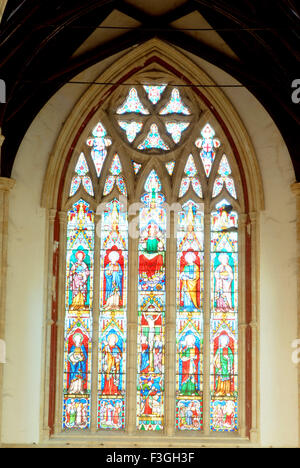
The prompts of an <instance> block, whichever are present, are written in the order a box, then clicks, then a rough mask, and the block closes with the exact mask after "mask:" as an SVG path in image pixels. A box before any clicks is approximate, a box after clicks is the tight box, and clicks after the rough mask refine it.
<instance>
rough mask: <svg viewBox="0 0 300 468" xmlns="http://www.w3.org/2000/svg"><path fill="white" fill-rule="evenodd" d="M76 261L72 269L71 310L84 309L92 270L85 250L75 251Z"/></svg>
mask: <svg viewBox="0 0 300 468" xmlns="http://www.w3.org/2000/svg"><path fill="white" fill-rule="evenodd" d="M75 257H76V261H75V262H74V263H73V265H72V267H71V269H70V290H71V291H72V304H71V308H70V309H71V310H83V309H85V304H86V301H87V296H88V279H89V276H90V271H89V268H88V265H87V264H86V263H85V261H84V260H85V258H86V254H85V253H84V252H83V251H80V250H79V251H77V252H76V253H75Z"/></svg>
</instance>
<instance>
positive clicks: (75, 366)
mask: <svg viewBox="0 0 300 468" xmlns="http://www.w3.org/2000/svg"><path fill="white" fill-rule="evenodd" d="M70 341H71V347H70V349H69V354H68V363H69V372H68V393H69V395H78V394H83V393H85V389H86V377H87V375H86V372H87V359H88V348H87V341H88V337H86V336H84V335H83V334H82V333H81V331H77V332H75V333H74V334H73V336H72V337H71V338H70Z"/></svg>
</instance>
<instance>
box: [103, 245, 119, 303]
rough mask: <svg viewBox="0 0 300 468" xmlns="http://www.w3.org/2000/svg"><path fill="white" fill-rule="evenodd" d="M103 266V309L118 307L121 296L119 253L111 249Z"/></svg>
mask: <svg viewBox="0 0 300 468" xmlns="http://www.w3.org/2000/svg"><path fill="white" fill-rule="evenodd" d="M108 260H109V262H108V263H107V265H106V266H105V270H104V275H105V281H106V286H105V305H104V309H119V307H120V305H121V301H122V297H123V271H122V267H121V265H120V263H119V261H120V254H119V253H118V252H117V251H112V252H110V254H109V255H108Z"/></svg>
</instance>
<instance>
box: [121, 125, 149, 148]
mask: <svg viewBox="0 0 300 468" xmlns="http://www.w3.org/2000/svg"><path fill="white" fill-rule="evenodd" d="M119 125H120V127H121V128H122V129H123V130H125V132H126V136H127V140H128V141H129V143H132V142H133V141H134V140H135V139H136V136H137V134H138V133H139V132H140V131H141V129H142V127H143V124H142V122H122V121H119Z"/></svg>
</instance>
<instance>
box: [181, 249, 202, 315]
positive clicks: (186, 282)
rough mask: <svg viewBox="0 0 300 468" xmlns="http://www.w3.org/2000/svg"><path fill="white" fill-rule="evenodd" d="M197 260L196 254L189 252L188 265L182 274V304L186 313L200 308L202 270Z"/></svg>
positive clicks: (186, 259)
mask: <svg viewBox="0 0 300 468" xmlns="http://www.w3.org/2000/svg"><path fill="white" fill-rule="evenodd" d="M196 259H197V257H196V254H195V253H194V252H187V253H186V255H185V262H186V264H185V265H184V267H183V270H182V272H181V274H180V279H181V302H182V304H183V305H182V307H183V309H184V310H186V311H193V310H197V309H199V307H200V268H199V265H198V264H197V263H196Z"/></svg>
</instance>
